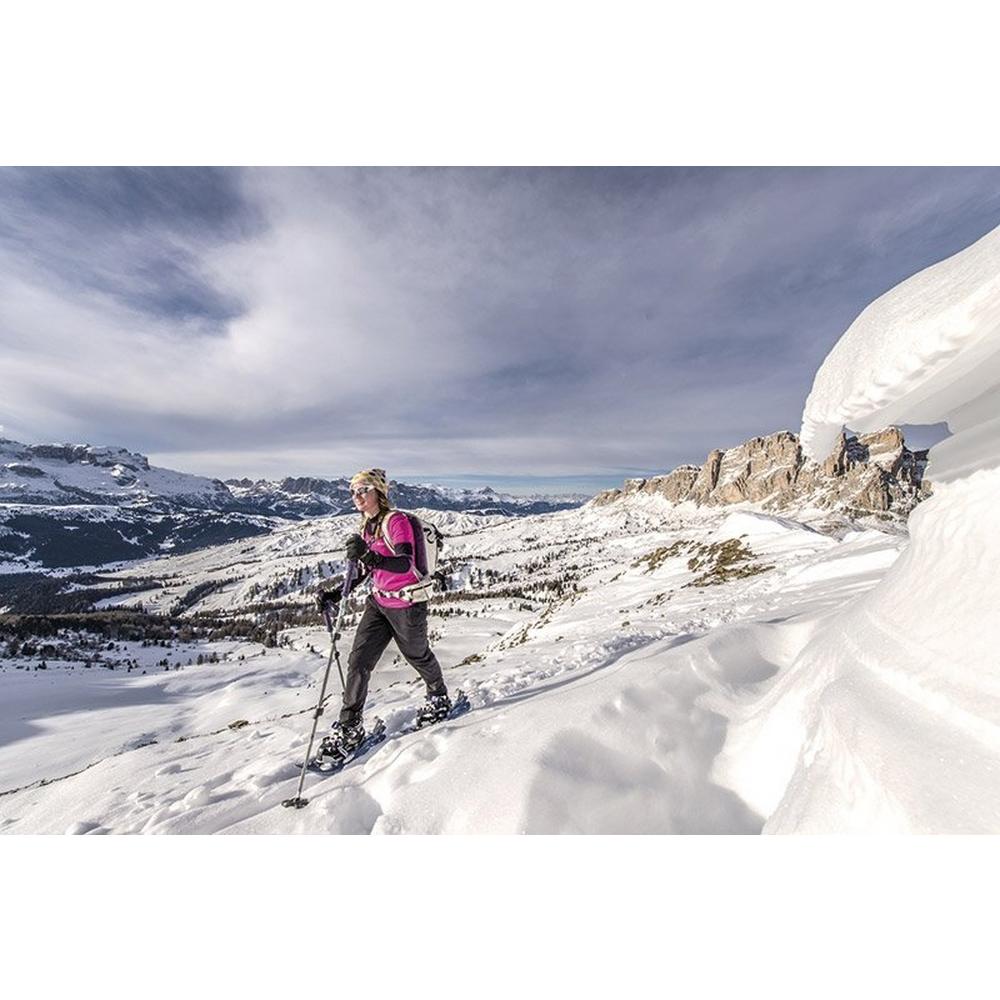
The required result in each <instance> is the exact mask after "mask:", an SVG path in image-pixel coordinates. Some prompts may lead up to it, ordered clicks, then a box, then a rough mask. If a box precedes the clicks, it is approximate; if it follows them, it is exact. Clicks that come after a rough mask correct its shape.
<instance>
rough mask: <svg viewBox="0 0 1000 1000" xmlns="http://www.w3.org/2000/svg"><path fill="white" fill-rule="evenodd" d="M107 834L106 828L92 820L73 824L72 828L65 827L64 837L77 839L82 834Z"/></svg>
mask: <svg viewBox="0 0 1000 1000" xmlns="http://www.w3.org/2000/svg"><path fill="white" fill-rule="evenodd" d="M107 832H108V828H107V827H106V826H101V824H100V823H97V822H95V821H93V820H80V821H79V822H77V823H74V824H73V825H72V826H69V827H67V829H66V836H67V837H79V836H81V835H82V834H86V833H93V834H99V833H107Z"/></svg>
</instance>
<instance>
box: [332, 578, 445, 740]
mask: <svg viewBox="0 0 1000 1000" xmlns="http://www.w3.org/2000/svg"><path fill="white" fill-rule="evenodd" d="M390 639H395V640H396V645H397V646H398V647H399V651H400V652H401V653H402V654H403V656H404V657H405V658H406V661H407V663H409V664H410V666H411V667H413V669H414V670H416V672H417V673H418V674H420V676H421V677H422V678H423V681H424V683H425V684H426V685H427V690H428V692H429V693H430V694H447V693H448V688H447V687H446V686H445V683H444V678H443V677H442V676H441V665H440V664H439V663H438V661H437V657H436V656H435V655H434V654H433V652H431V647H430V644H429V643H428V641H427V605H426V604H424V603H418V604H412V605H410V607H408V608H383V607H382V606H381V605H380V604H378V603H377V602H376V601H375V599H374V598H373V597H369V598H368V600H367V601H366V602H365V613H364V614H363V615H362V616H361V622H360V624H359V625H358V631H357V633H356V634H355V636H354V645H353V646H352V647H351V655H350V657H349V659H348V661H347V687H346V689H345V690H344V707H343V708H342V709H341V712H340V721H341V722H342V723H344V724H345V725H353V724H354V723H355V722H360V721H361V713H362V712H363V711H364V707H365V699H366V698H367V697H368V679H369V677H371V674H372V671H373V670H374V669H375V664H376V663H378V660H379V657H380V656H381V655H382V654H383V653H384V652H385V647H386V646H388V645H389V640H390Z"/></svg>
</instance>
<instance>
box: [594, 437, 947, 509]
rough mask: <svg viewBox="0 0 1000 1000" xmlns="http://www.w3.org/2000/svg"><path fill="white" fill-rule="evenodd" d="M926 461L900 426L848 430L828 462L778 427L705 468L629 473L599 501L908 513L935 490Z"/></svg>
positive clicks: (714, 455)
mask: <svg viewBox="0 0 1000 1000" xmlns="http://www.w3.org/2000/svg"><path fill="white" fill-rule="evenodd" d="M926 464H927V452H926V451H918V452H914V451H910V449H909V448H907V447H906V444H905V442H904V440H903V435H902V433H901V432H900V430H899V429H898V428H896V427H890V428H888V429H886V430H883V431H878V432H876V433H874V434H862V435H861V436H860V437H854V436H852V437H848V436H847V435H846V434H841V436H840V440H839V442H838V443H837V446H836V447H835V448H834V450H833V452H832V454H831V455H830V456H829V458H827V459H826V461H824V462H823V463H822V464H818V463H816V462H813V461H811V460H809V459H807V458H805V457H804V456H803V454H802V449H801V447H800V445H799V439H798V436H797V435H795V434H792V433H791V432H790V431H779V432H778V433H777V434H769V435H768V436H767V437H755V438H751V439H750V440H749V441H745V442H744V443H743V444H741V445H738V446H737V447H735V448H730V449H728V450H726V451H722V450H715V451H712V452H710V453H709V455H708V458H707V459H706V460H705V464H704V465H702V466H701V468H698V467H697V466H694V465H682V466H679V467H678V468H676V469H674V470H673V471H672V472H670V473H668V474H667V475H665V476H654V477H652V478H650V479H628V480H626V481H625V484H624V486H623V487H622V488H621V489H615V490H608V491H606V492H604V493H601V494H599V495H598V496H597V497H595V498H594V500H593V503H594V504H596V505H604V504H610V503H615V502H617V501H619V500H622V499H625V498H627V497H631V496H636V495H643V494H645V495H656V496H663V497H665V498H666V499H667V500H670V501H671V502H672V503H682V502H684V501H690V502H692V503H695V504H698V505H699V506H700V505H707V506H724V505H726V504H734V503H742V502H745V501H750V502H752V503H758V504H761V506H763V507H764V508H766V509H769V510H783V509H788V508H791V507H799V506H803V505H805V504H814V505H815V506H818V507H830V508H833V507H837V508H842V509H844V510H845V512H847V513H849V514H856V515H861V516H864V515H880V516H885V517H896V516H900V517H905V516H906V515H907V514H908V513H909V512H910V511H911V510H912V509H913V508H914V507H915V506H916V505H917V503H919V502H920V500H922V499H923V498H924V497H925V496H927V495H928V493H929V491H930V486H929V484H928V483H925V482H924V481H923V470H924V466H925V465H926Z"/></svg>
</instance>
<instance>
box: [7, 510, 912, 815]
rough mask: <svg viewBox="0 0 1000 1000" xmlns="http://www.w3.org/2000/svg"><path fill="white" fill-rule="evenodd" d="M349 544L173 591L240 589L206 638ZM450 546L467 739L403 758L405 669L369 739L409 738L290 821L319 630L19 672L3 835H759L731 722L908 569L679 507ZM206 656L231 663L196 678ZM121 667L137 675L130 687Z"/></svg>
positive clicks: (122, 653) (255, 560)
mask: <svg viewBox="0 0 1000 1000" xmlns="http://www.w3.org/2000/svg"><path fill="white" fill-rule="evenodd" d="M353 527H354V520H353V518H352V519H331V520H329V521H328V522H326V523H325V524H324V523H322V522H314V523H311V524H308V525H299V526H295V527H294V528H289V529H287V530H283V531H282V532H278V533H276V535H274V536H272V537H270V538H268V539H256V540H251V541H248V542H247V543H246V545H245V546H244V548H245V549H249V550H250V551H244V552H242V553H241V552H240V551H239V547H238V546H226V547H222V548H220V549H217V550H213V552H212V553H209V552H203V553H192V554H190V555H187V556H177V557H172V558H171V559H169V560H164V561H158V562H157V563H156V564H153V565H156V566H158V567H159V568H160V569H161V570H162V571H164V573H163V575H164V580H165V582H167V583H168V584H169V585H171V586H173V580H171V579H170V577H171V575H175V577H174V578H175V579H176V581H177V583H178V584H179V585H181V586H184V587H187V586H188V585H191V584H196V583H197V582H198V581H204V580H206V579H208V578H212V577H213V576H214V577H221V576H223V575H224V574H226V573H229V574H231V575H241V574H243V573H246V574H247V576H246V578H245V579H244V580H243V581H241V582H240V583H235V584H232V585H230V586H229V589H226V588H225V587H224V588H222V589H220V590H219V591H217V592H214V593H211V594H209V595H208V596H206V597H205V598H204V599H203V602H204V603H198V604H196V605H194V606H193V607H192V608H191V609H190V611H189V613H195V612H197V611H199V610H208V609H209V607H210V606H214V607H216V608H217V609H224V608H233V609H235V608H238V607H240V606H241V603H242V602H243V601H244V600H245V597H242V596H241V589H240V588H242V587H245V586H247V584H248V581H250V580H258V578H257V577H256V576H254V574H257V573H260V574H265V576H264V577H261V578H259V582H263V580H264V579H266V574H270V573H275V572H277V571H278V569H279V567H280V565H281V563H282V561H283V560H287V561H288V562H287V567H286V569H287V570H288V571H289V572H291V570H292V569H293V568H294V566H295V565H296V562H297V561H298V562H301V561H302V560H304V559H309V560H314V559H315V560H317V561H321V560H323V559H327V560H329V562H330V565H331V568H332V567H335V566H336V563H337V556H338V554H339V553H338V551H337V547H338V546H340V545H341V544H342V539H343V535H344V533H346V531H348V530H351V529H353ZM444 528H445V531H446V534H447V535H448V548H447V549H446V552H447V555H448V558H449V560H450V565H451V568H452V571H453V580H454V581H459V582H460V584H461V587H462V589H461V590H458V591H456V592H453V593H451V594H449V595H448V598H447V599H446V600H442V601H440V602H438V603H436V604H435V606H434V608H433V610H432V618H431V623H432V624H431V628H432V636H433V637H434V644H435V648H436V650H437V652H438V655H439V658H440V659H441V661H442V664H443V665H444V668H445V676H446V679H447V680H448V683H449V685H450V686H451V687H452V688H453V689H457V688H463V689H465V690H466V691H467V692H468V693H469V695H470V698H471V700H472V704H473V711H472V712H471V713H469V714H468V715H465V716H463V717H462V718H460V719H457V720H455V721H454V722H451V723H444V724H441V725H439V726H438V727H436V728H434V729H432V730H428V731H425V732H422V733H417V734H413V735H401V734H400V731H401V729H402V728H403V727H405V726H406V724H407V723H408V722H409V721H410V720H412V718H413V714H414V711H415V708H416V706H417V704H418V703H419V699H420V691H419V684H418V683H416V678H415V674H414V673H413V671H412V670H411V669H410V668H409V667H408V666H406V664H405V663H403V662H402V661H401V660H400V658H399V656H398V654H397V653H396V651H395V649H394V648H392V647H390V649H389V650H388V651H387V652H386V654H385V656H384V657H383V660H382V662H381V663H380V665H379V667H378V668H377V670H376V673H375V675H374V678H373V685H372V694H371V700H370V704H369V717H371V716H372V715H376V714H377V715H379V716H381V717H382V718H384V719H385V720H386V723H387V724H388V726H389V729H390V732H391V734H392V735H391V736H390V738H389V740H387V741H386V743H385V744H383V745H382V746H381V747H380V748H379V749H378V750H377V751H376V752H375V753H374V754H373V755H372V756H371V757H370V758H368V759H367V760H364V761H359V762H358V763H356V764H355V765H353V766H351V767H349V768H348V769H347V770H345V772H344V773H342V774H340V775H336V776H333V777H329V778H316V777H313V776H309V778H308V779H307V783H306V795H307V797H308V798H310V800H311V801H310V805H309V806H308V807H307V808H306V809H304V810H302V811H298V812H293V811H291V810H287V809H283V808H282V807H281V805H280V802H281V800H282V799H284V798H287V797H289V796H290V795H291V794H292V793H293V792H294V789H295V786H296V783H297V778H298V773H299V771H298V769H299V765H300V763H301V757H302V755H303V754H304V753H305V742H306V738H307V734H308V729H309V721H310V720H309V706H310V705H311V703H312V701H313V699H315V698H316V696H317V693H318V690H319V684H320V681H321V677H322V672H323V669H324V667H325V663H326V657H325V651H326V641H327V640H326V635H325V633H324V632H323V631H322V629H319V628H315V627H311V628H302V629H293V630H291V631H289V632H286V633H282V635H284V636H288V637H289V638H290V640H291V642H290V645H288V646H285V647H280V648H276V649H264V648H262V647H261V646H260V645H258V644H245V643H244V644H240V643H228V644H226V643H223V644H218V643H214V644H206V645H203V646H198V645H194V644H188V645H176V646H174V647H173V648H171V649H170V651H169V652H168V653H166V656H165V651H164V650H163V649H162V648H154V649H152V650H150V649H143V648H141V647H139V645H138V644H137V643H132V644H128V643H125V644H119V646H121V647H122V648H120V649H118V650H115V651H112V652H105V653H102V657H103V659H104V660H106V661H108V663H109V664H110V665H113V664H114V663H115V662H116V661H117V663H118V667H117V669H116V670H114V671H111V670H108V669H107V665H108V664H106V665H104V666H101V667H92V668H91V669H89V670H88V669H85V668H82V666H81V665H80V664H79V663H78V664H77V665H76V666H75V667H74V668H73V669H69V668H68V665H67V664H66V663H65V661H58V660H56V661H50V662H49V663H48V664H47V669H46V670H45V671H31V670H20V671H19V670H17V669H16V664H15V663H14V662H13V661H8V662H7V664H6V667H5V668H4V670H3V671H2V672H0V684H2V685H4V686H5V688H6V690H7V691H8V692H10V695H11V699H10V702H9V703H10V704H12V705H15V706H16V712H15V713H14V714H16V716H17V718H16V719H15V718H9V719H8V720H7V722H6V723H5V728H4V729H2V730H0V741H2V742H0V771H2V772H3V773H4V774H5V775H7V778H6V780H5V782H4V786H3V787H4V789H7V790H9V794H6V795H0V824H3V827H2V828H3V829H7V830H10V831H11V832H17V831H26V830H34V831H47V832H59V833H62V832H66V831H70V832H107V831H113V832H140V831H142V832H179V831H188V832H223V831H227V832H294V831H303V832H305V831H311V832H321V831H328V832H368V831H373V832H383V833H387V832H443V831H448V832H518V831H531V832H573V831H576V832H756V831H759V830H760V829H761V828H762V826H763V824H764V821H765V819H766V816H765V815H763V814H762V813H759V812H758V811H756V810H755V809H754V808H752V807H751V806H750V805H748V803H747V802H746V800H744V799H743V798H742V797H741V796H740V795H738V794H736V793H734V792H733V791H731V790H730V789H728V788H725V787H723V785H722V784H721V783H720V782H718V781H717V780H716V778H715V777H714V776H713V773H712V769H713V764H714V762H715V759H716V757H717V755H718V753H719V750H720V749H721V747H722V746H723V744H724V742H725V737H726V728H727V718H726V716H725V715H724V714H723V712H721V711H719V707H721V706H728V708H729V709H731V708H732V706H733V705H734V704H736V703H738V702H739V701H740V699H746V698H749V699H754V698H757V697H759V696H760V692H761V689H762V686H766V685H767V684H768V682H770V681H773V679H774V678H775V676H776V675H778V674H780V672H781V671H782V670H783V669H784V668H785V667H786V666H787V664H788V663H789V662H790V661H791V659H792V658H793V657H794V655H795V653H796V652H797V650H798V649H799V648H801V645H802V644H803V642H805V640H806V638H807V637H808V635H809V634H811V631H812V630H813V629H814V628H815V622H816V621H818V620H821V619H822V617H823V616H824V615H827V614H829V613H830V611H831V609H836V608H839V607H840V605H841V604H842V603H843V601H844V600H845V599H848V598H850V597H852V596H854V595H855V594H857V593H859V592H862V591H863V590H865V589H867V588H870V587H871V586H872V585H873V584H874V583H875V582H876V581H877V579H878V578H879V576H880V575H881V573H882V572H884V569H885V567H886V566H887V565H889V564H891V562H892V561H893V559H894V558H895V557H896V555H897V554H898V552H899V550H900V548H901V547H902V546H903V545H904V544H905V540H904V539H903V538H902V537H901V536H899V535H898V534H891V535H889V534H883V533H880V532H875V531H869V532H855V533H852V534H850V535H848V536H846V537H844V538H838V537H835V536H832V535H829V534H824V533H822V532H819V531H816V530H814V529H813V528H811V527H810V526H809V525H806V524H804V523H801V522H796V521H793V520H790V519H788V518H777V517H773V516H769V515H767V514H763V513H761V512H759V511H756V510H753V509H752V508H751V507H749V506H745V507H743V508H740V509H737V510H720V509H702V510H698V509H683V510H682V509H678V508H677V507H675V506H674V505H673V504H670V503H668V502H666V501H664V500H663V499H662V498H660V497H644V498H636V500H635V501H634V502H633V503H631V504H629V505H628V507H627V508H626V507H622V506H618V507H610V508H593V507H589V508H581V509H576V510H571V511H565V512H557V513H553V514H546V515H539V516H535V517H528V518H517V519H512V518H503V517H493V518H483V517H478V516H474V515H464V514H457V513H456V514H452V515H450V518H449V520H448V522H447V523H446V524H445V525H444ZM262 546H273V547H272V548H270V549H268V550H267V551H265V550H264V549H263V548H262ZM239 559H242V560H243V562H242V563H241V562H239ZM139 571H140V568H139V567H135V568H133V569H130V570H128V571H126V572H123V573H122V574H120V575H121V576H122V577H123V578H124V577H126V576H128V574H130V573H138V572H139ZM148 571H149V567H147V568H146V572H148ZM315 583H316V581H315V580H314V581H312V582H311V583H307V584H306V585H305V587H304V589H303V591H302V599H303V600H307V599H308V597H307V593H308V591H309V590H310V589H311V587H312V586H314V585H315ZM258 596H260V595H259V594H258ZM789 617H791V618H792V619H793V620H794V622H795V624H794V625H793V626H786V625H785V624H783V620H784V619H786V618H789ZM351 634H352V633H351V627H348V629H347V631H346V634H345V636H344V639H343V642H344V648H346V647H347V646H348V645H349V643H350V640H351ZM211 648H215V649H216V650H218V651H219V652H220V655H221V656H222V661H221V662H220V663H203V664H201V665H198V664H197V663H195V662H194V660H195V659H196V654H197V653H198V652H199V651H200V652H206V651H207V650H209V649H211ZM241 656H242V657H243V659H242V660H240V657H241ZM161 658H168V660H169V662H168V664H167V666H166V667H164V666H162V665H157V664H160V662H161ZM126 661H127V662H128V663H129V665H131V664H132V663H135V664H136V666H134V667H133V669H132V670H131V672H125V673H123V671H122V666H121V664H122V663H123V662H126ZM178 667H179V669H178ZM142 670H146V673H142ZM336 683H337V682H336V677H334V686H335V687H336ZM709 698H715V699H716V700H717V702H718V704H717V705H715V704H712V703H709V702H708V701H706V699H709ZM244 722H245V723H246V724H245V725H244V724H243V723H244ZM230 727H232V728H230ZM154 740H155V741H156V742H155V743H154V742H152V741H154ZM178 741H180V742H178ZM43 778H44V779H48V780H49V783H47V784H44V785H39V784H38V782H39V781H40V780H41V779H43Z"/></svg>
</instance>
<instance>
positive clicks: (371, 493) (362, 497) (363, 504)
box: [351, 486, 378, 517]
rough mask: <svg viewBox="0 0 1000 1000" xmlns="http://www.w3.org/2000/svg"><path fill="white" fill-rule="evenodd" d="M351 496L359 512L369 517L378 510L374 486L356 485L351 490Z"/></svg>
mask: <svg viewBox="0 0 1000 1000" xmlns="http://www.w3.org/2000/svg"><path fill="white" fill-rule="evenodd" d="M351 497H352V498H353V499H354V506H355V508H356V509H357V511H358V513H359V514H365V515H367V516H368V517H371V515H372V514H375V513H377V512H378V494H377V493H376V492H375V487H374V486H357V487H355V488H354V489H353V490H351Z"/></svg>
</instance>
